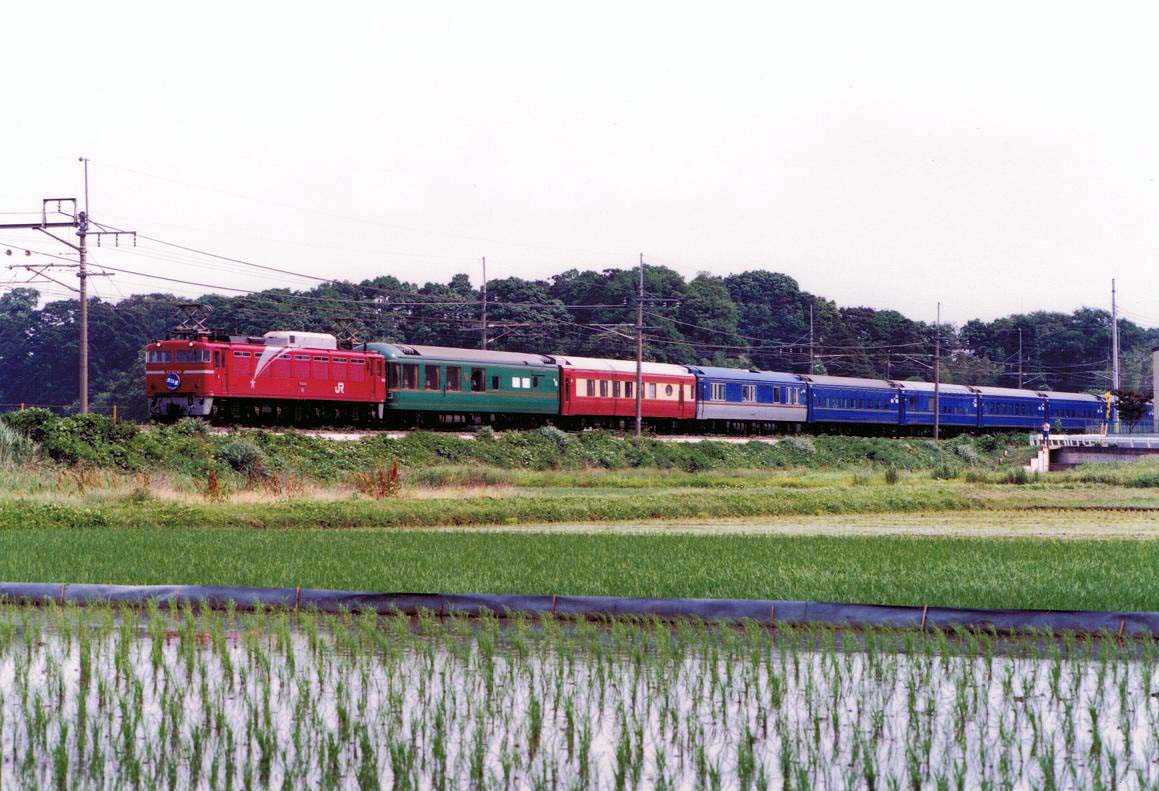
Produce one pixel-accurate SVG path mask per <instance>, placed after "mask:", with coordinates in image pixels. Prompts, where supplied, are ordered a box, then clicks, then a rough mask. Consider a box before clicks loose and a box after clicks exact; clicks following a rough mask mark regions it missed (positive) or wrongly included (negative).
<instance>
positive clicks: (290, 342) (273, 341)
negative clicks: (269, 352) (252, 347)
mask: <svg viewBox="0 0 1159 791" xmlns="http://www.w3.org/2000/svg"><path fill="white" fill-rule="evenodd" d="M262 337H263V338H265V341H266V345H267V346H292V347H296V348H301V349H337V348H338V339H337V338H335V337H334V336H333V335H331V334H329V333H326V332H299V331H298V330H273V331H271V332H267V333H266V334H265V335H263V336H262Z"/></svg>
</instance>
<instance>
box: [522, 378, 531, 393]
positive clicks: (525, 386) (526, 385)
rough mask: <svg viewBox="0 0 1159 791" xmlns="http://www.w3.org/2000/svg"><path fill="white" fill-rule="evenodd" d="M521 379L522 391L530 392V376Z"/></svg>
mask: <svg viewBox="0 0 1159 791" xmlns="http://www.w3.org/2000/svg"><path fill="white" fill-rule="evenodd" d="M522 378H523V389H524V390H530V389H531V377H530V376H524V377H522Z"/></svg>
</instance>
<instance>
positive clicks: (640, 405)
mask: <svg viewBox="0 0 1159 791" xmlns="http://www.w3.org/2000/svg"><path fill="white" fill-rule="evenodd" d="M681 387H683V385H681ZM643 430H644V254H643V253H640V286H639V289H638V290H637V292H636V436H637V437H639V436H640V434H641V433H642V432H643Z"/></svg>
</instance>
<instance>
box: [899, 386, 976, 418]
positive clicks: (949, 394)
mask: <svg viewBox="0 0 1159 791" xmlns="http://www.w3.org/2000/svg"><path fill="white" fill-rule="evenodd" d="M894 384H895V385H897V387H898V389H899V390H900V391H901V424H902V425H903V426H932V425H934V384H933V382H894ZM937 396H938V398H937V401H938V413H939V420H938V423H939V425H942V426H960V427H962V428H977V427H978V394H977V393H975V392H974V391H973V390H972V389H971V388H969V387H967V386H966V385H955V384H940V385H938V393H937Z"/></svg>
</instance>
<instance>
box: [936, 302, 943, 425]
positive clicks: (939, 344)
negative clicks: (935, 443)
mask: <svg viewBox="0 0 1159 791" xmlns="http://www.w3.org/2000/svg"><path fill="white" fill-rule="evenodd" d="M941 389H942V303H941V302H939V303H938V313H937V318H935V319H934V439H935V440H937V439H940V438H941V433H942V399H941Z"/></svg>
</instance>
